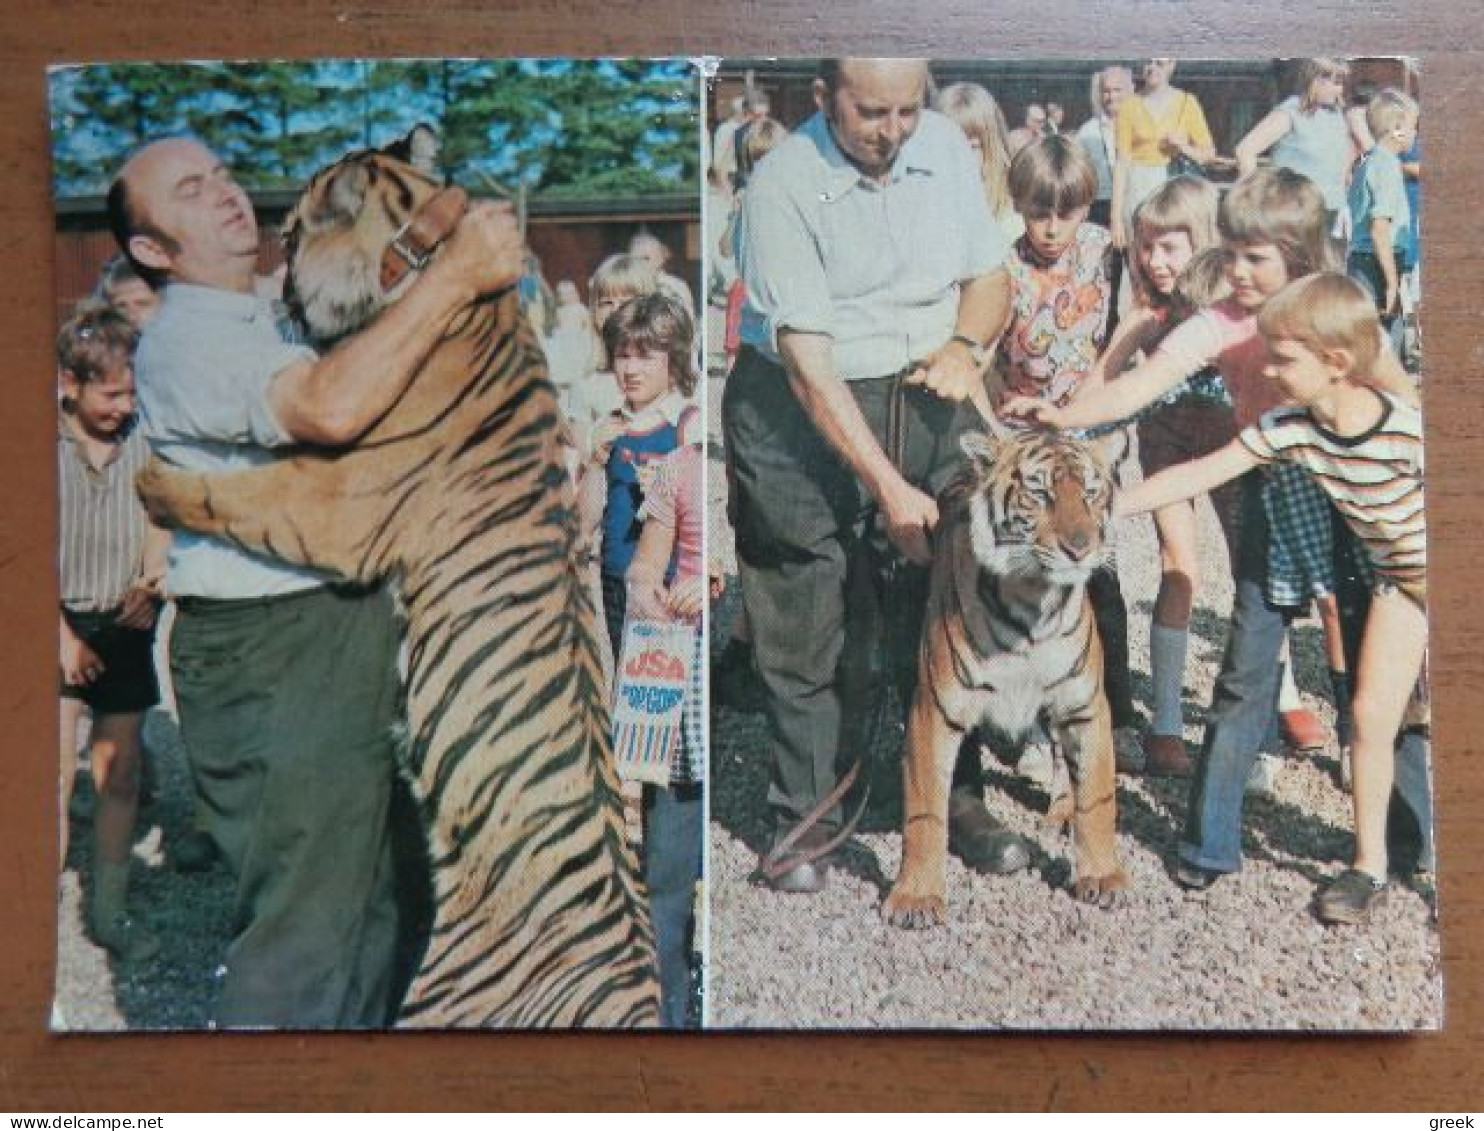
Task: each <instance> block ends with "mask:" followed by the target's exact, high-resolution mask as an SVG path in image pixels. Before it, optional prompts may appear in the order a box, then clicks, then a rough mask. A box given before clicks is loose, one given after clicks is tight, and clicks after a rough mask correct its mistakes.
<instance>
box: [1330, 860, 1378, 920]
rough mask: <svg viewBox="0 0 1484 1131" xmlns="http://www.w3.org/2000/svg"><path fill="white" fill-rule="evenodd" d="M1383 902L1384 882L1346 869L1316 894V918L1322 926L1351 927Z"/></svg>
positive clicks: (1360, 872) (1366, 917)
mask: <svg viewBox="0 0 1484 1131" xmlns="http://www.w3.org/2000/svg"><path fill="white" fill-rule="evenodd" d="M1385 902H1386V881H1385V880H1378V879H1376V878H1375V877H1373V876H1368V875H1366V874H1365V873H1364V872H1362V871H1360V870H1359V869H1356V868H1346V869H1345V870H1344V871H1343V872H1341V873H1340V874H1339V876H1337V877H1336V878H1335V880H1334V881H1333V882H1332V883H1331V884H1330V885H1329V887H1327V888H1325V889H1324V890H1323V891H1322V892H1320V893H1319V899H1318V900H1317V901H1316V903H1315V908H1314V910H1315V914H1317V915H1318V916H1319V921H1320V922H1321V923H1329V924H1332V925H1341V924H1343V925H1347V926H1354V925H1357V924H1360V923H1364V922H1365V921H1366V920H1367V919H1369V918H1370V916H1371V911H1372V909H1373V908H1377V907H1380V906H1381V905H1382V904H1383V903H1385Z"/></svg>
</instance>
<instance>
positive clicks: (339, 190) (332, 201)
mask: <svg viewBox="0 0 1484 1131" xmlns="http://www.w3.org/2000/svg"><path fill="white" fill-rule="evenodd" d="M370 187H371V174H370V173H368V172H367V171H366V167H365V166H364V165H362V164H360V163H359V162H351V163H350V164H348V165H346V166H345V167H344V168H342V169H341V170H340V171H339V172H337V173H336V174H335V178H334V180H332V181H331V182H330V188H329V191H328V192H327V193H326V194H325V207H324V209H323V211H322V213H321V215H319V216H317V217H315V219H317V220H319V221H320V222H322V223H323V222H326V221H331V220H353V219H355V218H356V217H357V216H359V215H360V213H361V206H362V205H363V204H364V203H365V201H366V190H367V189H368V188H370Z"/></svg>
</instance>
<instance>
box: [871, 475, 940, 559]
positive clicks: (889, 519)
mask: <svg viewBox="0 0 1484 1131" xmlns="http://www.w3.org/2000/svg"><path fill="white" fill-rule="evenodd" d="M880 504H881V513H882V514H884V515H885V516H886V533H887V536H888V537H889V538H890V539H891V541H892V544H893V545H894V546H896V548H897V549H899V550H901V551H902V553H903V554H905V555H906V556H907V557H909V558H911V559H912V560H913V561H914V562H917V563H918V564H919V565H927V564H928V563H929V562H930V561H932V559H933V549H932V543H931V542H930V541H929V539H928V535H930V534H931V533H932V532H933V529H934V528H935V527H936V526H937V525H938V504H937V503H936V502H934V501H933V500H932V498H930V497H929V496H927V495H925V494H923V493H922V492H921V491H919V490H918V489H917V488H916V487H913V486H912V485H911V484H910V483H908V482H907V481H906V480H902V481H901V483H900V485H899V486H897V487H894V488H892V489H891V490H890V491H889V492H888V493H887V494H885V495H883V497H882V498H881V500H880Z"/></svg>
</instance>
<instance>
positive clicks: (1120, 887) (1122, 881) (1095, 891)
mask: <svg viewBox="0 0 1484 1131" xmlns="http://www.w3.org/2000/svg"><path fill="white" fill-rule="evenodd" d="M1127 890H1128V876H1126V875H1125V874H1124V873H1123V871H1122V869H1120V870H1118V871H1116V872H1110V873H1109V874H1108V875H1106V876H1087V877H1079V878H1078V880H1077V882H1076V883H1075V884H1074V885H1073V886H1072V894H1073V896H1075V897H1076V899H1077V901H1078V902H1079V903H1090V904H1092V905H1093V906H1095V907H1101V908H1103V909H1104V910H1107V909H1109V908H1112V907H1115V906H1117V905H1118V904H1119V903H1120V902H1122V899H1123V893H1124V892H1126V891H1127Z"/></svg>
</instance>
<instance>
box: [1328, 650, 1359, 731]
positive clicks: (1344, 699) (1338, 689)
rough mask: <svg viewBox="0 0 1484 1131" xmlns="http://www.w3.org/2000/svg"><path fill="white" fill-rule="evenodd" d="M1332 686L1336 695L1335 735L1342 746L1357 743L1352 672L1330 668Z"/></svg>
mask: <svg viewBox="0 0 1484 1131" xmlns="http://www.w3.org/2000/svg"><path fill="white" fill-rule="evenodd" d="M1329 682H1330V687H1331V688H1333V689H1334V696H1335V737H1336V738H1337V739H1338V740H1339V743H1340V745H1341V746H1342V747H1344V746H1351V745H1353V744H1354V743H1355V712H1354V711H1353V710H1352V709H1351V706H1350V673H1349V672H1337V671H1335V670H1334V669H1330V673H1329Z"/></svg>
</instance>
